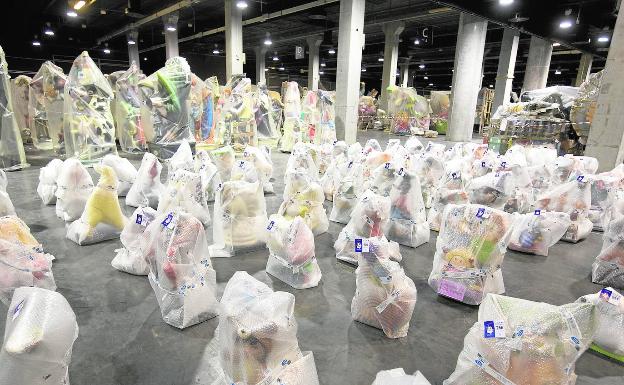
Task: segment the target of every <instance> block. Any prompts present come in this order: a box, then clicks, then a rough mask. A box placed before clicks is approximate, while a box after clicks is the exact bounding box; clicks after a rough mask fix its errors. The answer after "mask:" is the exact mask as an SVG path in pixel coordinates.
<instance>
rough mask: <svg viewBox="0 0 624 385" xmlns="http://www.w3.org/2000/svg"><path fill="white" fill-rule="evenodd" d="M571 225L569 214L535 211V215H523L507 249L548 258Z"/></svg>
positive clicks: (517, 222) (518, 220) (515, 226)
mask: <svg viewBox="0 0 624 385" xmlns="http://www.w3.org/2000/svg"><path fill="white" fill-rule="evenodd" d="M571 224H572V221H571V220H570V215H569V214H567V213H560V212H548V211H546V212H542V211H541V210H535V211H534V212H533V213H527V214H523V215H522V216H520V217H519V218H518V219H517V220H516V222H515V223H514V228H513V231H512V233H511V239H510V241H509V245H508V246H507V247H508V248H509V249H511V250H516V251H522V252H524V253H529V254H536V255H543V256H547V255H548V249H550V248H551V247H552V246H553V245H554V244H555V243H557V242H559V240H560V239H561V237H563V235H564V234H565V233H566V231H568V228H569V227H570V225H571Z"/></svg>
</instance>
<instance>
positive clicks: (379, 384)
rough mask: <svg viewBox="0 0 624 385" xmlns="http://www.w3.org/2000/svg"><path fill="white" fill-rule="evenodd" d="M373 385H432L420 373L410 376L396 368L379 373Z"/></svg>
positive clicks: (401, 369)
mask: <svg viewBox="0 0 624 385" xmlns="http://www.w3.org/2000/svg"><path fill="white" fill-rule="evenodd" d="M373 385H431V383H430V382H429V381H427V379H426V378H425V376H423V375H422V373H420V372H419V371H417V372H416V373H414V374H413V375H409V374H405V370H403V368H396V369H391V370H382V371H381V372H379V373H377V376H376V377H375V381H374V382H373Z"/></svg>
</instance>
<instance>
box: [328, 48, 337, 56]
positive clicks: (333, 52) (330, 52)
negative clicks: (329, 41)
mask: <svg viewBox="0 0 624 385" xmlns="http://www.w3.org/2000/svg"><path fill="white" fill-rule="evenodd" d="M327 53H329V54H330V55H333V54H335V53H336V50H335V49H333V48H330V49H329V51H327Z"/></svg>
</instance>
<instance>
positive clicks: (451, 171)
mask: <svg viewBox="0 0 624 385" xmlns="http://www.w3.org/2000/svg"><path fill="white" fill-rule="evenodd" d="M462 166H463V162H462V161H461V160H450V161H447V162H446V164H445V170H444V175H443V176H442V179H441V180H440V184H439V185H438V187H437V189H436V190H435V192H434V195H433V199H432V203H431V210H429V214H428V217H427V220H428V221H429V227H430V228H431V230H434V231H440V224H441V222H442V214H443V213H444V208H445V207H446V206H447V205H449V204H456V205H460V204H464V203H468V192H466V188H465V178H464V173H463V172H462Z"/></svg>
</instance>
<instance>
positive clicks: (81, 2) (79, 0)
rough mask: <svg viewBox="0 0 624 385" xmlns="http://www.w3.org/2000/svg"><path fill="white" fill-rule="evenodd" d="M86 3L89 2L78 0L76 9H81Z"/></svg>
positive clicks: (75, 4)
mask: <svg viewBox="0 0 624 385" xmlns="http://www.w3.org/2000/svg"><path fill="white" fill-rule="evenodd" d="M86 3H87V2H86V1H84V0H78V1H76V2H75V3H74V9H75V10H79V9H80V8H82V7H84V6H85V4H86Z"/></svg>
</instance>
